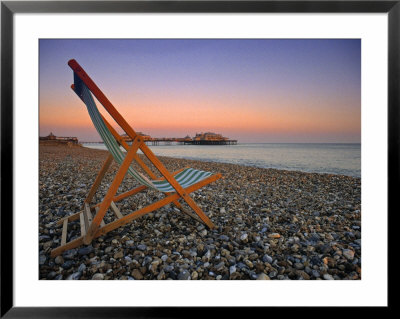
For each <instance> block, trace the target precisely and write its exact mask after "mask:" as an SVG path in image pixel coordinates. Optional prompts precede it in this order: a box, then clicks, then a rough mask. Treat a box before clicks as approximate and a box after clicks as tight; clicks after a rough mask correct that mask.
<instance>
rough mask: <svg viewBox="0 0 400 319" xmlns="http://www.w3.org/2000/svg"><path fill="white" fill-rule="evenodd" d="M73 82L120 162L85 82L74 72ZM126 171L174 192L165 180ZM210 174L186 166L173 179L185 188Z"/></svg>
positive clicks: (149, 184)
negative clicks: (152, 178)
mask: <svg viewBox="0 0 400 319" xmlns="http://www.w3.org/2000/svg"><path fill="white" fill-rule="evenodd" d="M74 84H75V92H76V94H77V95H78V96H79V97H80V98H81V99H82V101H83V102H84V103H85V105H86V107H87V109H88V112H89V115H90V118H91V120H92V122H93V125H94V126H95V128H96V130H97V132H98V133H99V135H100V136H101V138H102V140H103V142H104V144H105V146H106V147H107V149H108V151H109V152H110V153H111V154H112V156H113V157H114V159H115V161H116V162H117V163H118V164H122V162H123V161H124V158H125V154H124V152H123V151H122V150H121V148H120V146H119V145H118V142H117V141H116V139H115V138H114V136H113V135H112V134H111V132H110V131H109V129H108V128H107V126H106V124H105V123H104V121H103V119H102V116H101V114H100V112H99V110H98V109H97V106H96V103H95V101H94V99H93V97H92V94H91V92H90V90H89V89H88V87H87V86H86V85H85V83H84V82H83V81H82V80H81V79H80V78H79V76H77V75H76V74H75V73H74ZM128 173H129V175H131V176H132V177H133V178H134V179H135V180H137V181H138V182H139V183H140V184H142V185H145V186H147V187H149V188H152V189H155V190H158V191H160V192H164V193H170V192H175V189H174V188H173V187H172V186H171V184H170V183H169V182H168V181H166V180H151V179H149V178H147V177H146V176H143V175H142V174H141V173H140V172H138V171H136V170H135V169H134V168H133V167H131V166H130V167H129V169H128ZM211 175H213V173H210V172H205V171H201V170H197V169H193V168H186V169H184V170H183V171H181V172H179V173H178V174H176V175H175V179H176V181H177V182H178V183H179V184H180V185H181V186H182V187H183V188H187V187H189V186H191V185H193V184H195V183H197V182H200V181H202V180H203V179H205V178H207V177H209V176H211Z"/></svg>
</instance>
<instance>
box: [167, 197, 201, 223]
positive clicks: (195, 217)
mask: <svg viewBox="0 0 400 319" xmlns="http://www.w3.org/2000/svg"><path fill="white" fill-rule="evenodd" d="M173 204H174V205H175V206H176V207H177V208H178V209H179V210H180V211H181V212H182V213H184V214H185V215H187V216H189V217H191V218H193V219H194V220H196V221H198V222H200V223H202V224H204V225H207V224H206V223H205V222H204V221H202V220H201V219H200V218H199V217H198V216H197V215H196V214H193V213H191V212H189V211H188V210H186V209H185V208H184V207H183V206H182V205H181V203H179V202H178V201H177V200H176V201H173Z"/></svg>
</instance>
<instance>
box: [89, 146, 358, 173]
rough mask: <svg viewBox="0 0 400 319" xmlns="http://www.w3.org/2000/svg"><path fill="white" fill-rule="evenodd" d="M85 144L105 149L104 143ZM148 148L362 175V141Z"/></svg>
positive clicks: (228, 160) (167, 153)
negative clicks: (349, 142) (356, 142)
mask: <svg viewBox="0 0 400 319" xmlns="http://www.w3.org/2000/svg"><path fill="white" fill-rule="evenodd" d="M83 146H85V147H90V148H98V149H105V146H104V144H90V143H88V144H83ZM149 147H150V148H151V150H152V151H153V152H154V153H155V154H156V155H160V156H169V157H176V158H186V159H195V160H202V161H211V162H223V163H232V164H239V165H250V166H257V167H264V168H276V169H284V170H293V171H303V172H311V173H330V174H340V175H348V176H355V177H361V144H333V143H332V144H331V143H329V144H317V143H315V144H314V143H312V144H308V143H307V144H298V143H296V144H290V143H282V144H280V143H243V144H237V145H179V144H172V145H158V146H149Z"/></svg>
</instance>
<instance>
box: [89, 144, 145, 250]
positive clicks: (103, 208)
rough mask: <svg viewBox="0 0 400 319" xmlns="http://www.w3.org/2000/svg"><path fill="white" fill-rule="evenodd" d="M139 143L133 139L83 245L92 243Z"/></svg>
mask: <svg viewBox="0 0 400 319" xmlns="http://www.w3.org/2000/svg"><path fill="white" fill-rule="evenodd" d="M141 143H142V139H141V138H140V137H137V138H135V140H134V141H133V143H132V146H131V148H130V149H129V151H128V153H127V154H126V156H125V159H124V161H123V162H122V164H121V166H120V167H119V169H118V172H117V174H116V175H115V177H114V180H113V182H112V183H111V186H110V188H109V189H108V191H107V194H106V196H105V197H104V199H103V201H102V203H101V205H100V207H99V210H98V212H97V214H96V216H95V217H94V218H93V220H92V223H91V224H90V226H89V228H88V230H87V232H86V236H85V237H84V239H83V243H84V244H85V245H89V244H90V243H91V242H92V240H93V237H94V235H95V233H96V231H97V229H98V228H99V226H100V223H101V221H102V220H103V218H104V215H105V214H106V212H107V210H108V208H109V207H110V205H111V202H112V200H113V198H114V196H115V194H116V192H117V190H118V187H119V185H120V184H121V182H122V180H123V179H124V177H125V174H126V172H127V171H128V169H129V166H130V164H131V162H132V160H133V158H134V156H135V154H136V152H137V150H138V148H139V146H140V144H141Z"/></svg>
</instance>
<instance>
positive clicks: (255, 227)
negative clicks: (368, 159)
mask: <svg viewBox="0 0 400 319" xmlns="http://www.w3.org/2000/svg"><path fill="white" fill-rule="evenodd" d="M199 147H201V146H199ZM39 151H40V155H39V260H38V262H39V279H40V280H71V279H74V280H116V279H118V280H142V279H144V280H171V279H172V280H359V279H361V179H360V178H356V177H349V176H343V175H333V174H317V173H304V172H297V171H285V170H276V169H267V168H257V167H252V166H240V165H235V164H225V163H215V162H205V161H195V160H185V159H176V158H171V157H159V159H160V160H161V161H162V162H163V164H164V165H165V166H166V167H167V169H169V170H170V171H176V170H178V169H180V168H183V167H187V166H190V167H193V168H196V169H200V170H205V171H210V172H215V173H221V174H222V176H223V178H222V179H219V180H217V181H216V182H213V183H211V184H208V185H207V186H205V187H203V188H201V189H200V190H198V191H196V192H194V193H192V194H191V196H192V198H193V199H194V200H195V201H196V203H197V204H198V205H199V206H200V207H201V208H202V210H203V211H204V212H205V213H206V215H208V217H209V218H210V219H211V220H212V222H213V223H214V224H215V226H216V228H215V229H212V230H210V229H208V228H207V227H206V226H204V225H203V224H201V223H199V222H198V221H196V220H194V219H192V218H190V217H189V216H187V215H185V214H183V213H182V212H180V211H179V210H178V209H177V208H175V207H174V206H173V205H168V206H164V207H163V208H161V209H158V210H156V211H153V212H152V213H149V214H147V215H145V216H143V217H141V218H139V219H136V220H134V221H132V222H131V223H129V224H127V225H125V226H123V227H120V228H118V229H116V230H113V231H111V232H109V233H107V234H106V235H104V236H102V237H99V238H97V239H95V240H93V242H92V244H91V245H89V246H85V245H83V246H80V247H77V248H76V249H71V250H68V251H65V252H64V253H63V254H61V255H60V256H57V257H56V258H51V256H50V252H51V250H52V249H54V248H56V247H58V246H59V245H60V242H61V230H62V228H61V227H57V225H56V223H57V221H58V220H60V219H61V218H63V217H66V216H69V215H72V214H74V213H77V212H79V211H81V210H82V206H83V201H84V199H85V197H86V196H87V193H88V192H89V189H90V187H91V185H92V184H93V182H94V180H95V178H96V176H97V173H98V171H99V169H100V168H101V166H102V164H103V162H104V161H105V159H106V158H107V154H108V153H107V152H106V151H104V150H96V149H90V148H85V147H81V146H72V147H68V146H65V145H59V146H58V145H44V144H41V145H40V147H39ZM140 156H142V155H140ZM142 159H143V160H144V161H145V162H146V163H148V161H147V159H145V158H144V157H142ZM117 168H118V166H117V164H115V163H113V164H112V166H111V168H110V170H109V172H108V173H107V174H106V176H105V178H104V180H103V182H102V184H101V186H100V188H99V190H98V192H97V194H96V196H95V199H94V202H95V203H97V202H99V201H101V200H102V198H103V197H104V195H105V193H106V191H107V189H108V187H109V185H110V183H111V181H112V179H113V177H114V175H115V173H116V171H117ZM135 168H137V167H136V166H135ZM137 169H138V170H139V171H140V169H139V168H137ZM153 171H154V172H155V170H153ZM158 176H159V174H158ZM135 186H139V185H138V184H137V182H136V181H135V180H134V179H133V178H132V177H130V176H126V177H125V179H124V182H123V183H122V185H121V187H120V188H119V190H118V193H122V192H125V191H128V190H130V189H132V188H134V187H135ZM163 197H164V195H163V194H162V193H159V192H156V191H153V190H146V191H144V192H141V193H139V194H136V195H135V196H132V197H128V198H127V199H124V200H122V201H121V202H118V203H116V204H117V206H118V208H119V210H120V211H121V213H122V214H123V215H126V214H128V213H130V212H132V211H135V210H137V209H140V208H142V207H145V206H147V205H149V204H151V203H153V202H155V201H157V200H159V199H161V198H163ZM114 219H115V217H114V215H113V214H112V213H111V212H110V211H109V212H108V213H107V214H106V216H105V219H104V222H105V223H106V224H107V223H109V222H111V221H113V220H114ZM68 230H69V232H68V235H67V241H70V240H71V239H74V238H77V237H79V236H80V224H79V220H78V221H76V222H70V224H69V227H68Z"/></svg>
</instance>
